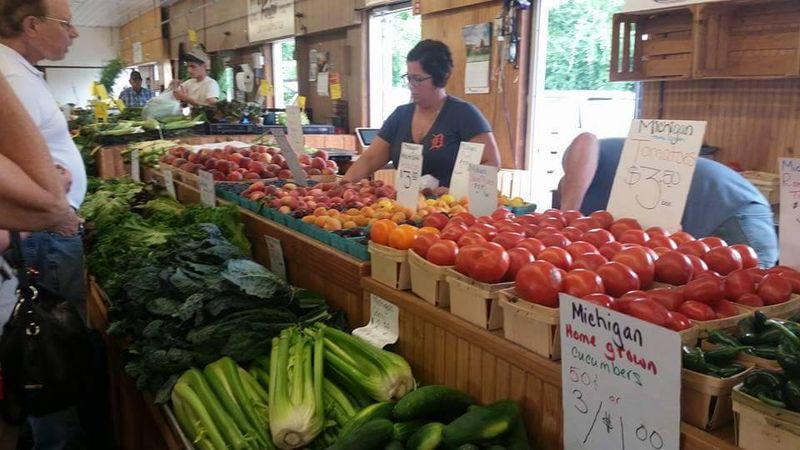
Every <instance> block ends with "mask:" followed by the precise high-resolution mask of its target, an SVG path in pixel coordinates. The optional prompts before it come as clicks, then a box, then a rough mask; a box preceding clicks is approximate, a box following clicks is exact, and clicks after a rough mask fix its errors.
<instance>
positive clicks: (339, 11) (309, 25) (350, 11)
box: [294, 0, 361, 36]
mask: <svg viewBox="0 0 800 450" xmlns="http://www.w3.org/2000/svg"><path fill="white" fill-rule="evenodd" d="M294 9H295V16H296V17H297V20H295V30H296V32H297V35H298V36H302V35H305V34H312V33H319V32H325V31H330V30H336V29H340V28H345V27H349V26H352V25H358V24H360V23H361V12H360V11H357V10H356V1H355V0H337V1H336V5H335V6H333V4H332V3H331V1H330V0H295V2H294Z"/></svg>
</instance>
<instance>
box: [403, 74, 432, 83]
mask: <svg viewBox="0 0 800 450" xmlns="http://www.w3.org/2000/svg"><path fill="white" fill-rule="evenodd" d="M400 78H402V79H403V81H404V82H405V83H406V84H411V85H413V86H419V85H420V84H422V83H424V82H425V80H430V79H431V78H433V77H432V76H430V75H428V76H427V77H423V76H419V75H409V74H407V73H404V74H403V75H402V76H401V77H400Z"/></svg>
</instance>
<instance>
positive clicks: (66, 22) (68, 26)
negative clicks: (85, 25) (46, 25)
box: [40, 16, 75, 31]
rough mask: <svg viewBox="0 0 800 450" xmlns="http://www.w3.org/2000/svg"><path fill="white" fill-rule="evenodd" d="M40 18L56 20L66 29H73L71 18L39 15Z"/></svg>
mask: <svg viewBox="0 0 800 450" xmlns="http://www.w3.org/2000/svg"><path fill="white" fill-rule="evenodd" d="M40 19H44V20H50V21H52V22H57V23H58V24H60V25H61V26H62V27H63V28H64V29H65V30H67V31H72V30H74V29H75V26H74V25H72V21H71V20H64V19H56V18H55V17H50V16H41V17H40Z"/></svg>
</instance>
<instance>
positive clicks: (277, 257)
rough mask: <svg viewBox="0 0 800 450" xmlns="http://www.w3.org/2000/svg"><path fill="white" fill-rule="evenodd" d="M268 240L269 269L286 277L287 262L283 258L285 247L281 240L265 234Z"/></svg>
mask: <svg viewBox="0 0 800 450" xmlns="http://www.w3.org/2000/svg"><path fill="white" fill-rule="evenodd" d="M264 240H265V241H267V250H269V269H270V271H272V273H274V274H275V275H277V276H279V277H281V278H282V279H284V280H285V279H286V262H285V261H284V259H283V247H281V241H279V240H278V239H276V238H274V237H272V236H264Z"/></svg>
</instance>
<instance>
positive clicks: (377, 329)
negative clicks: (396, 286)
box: [353, 294, 400, 348]
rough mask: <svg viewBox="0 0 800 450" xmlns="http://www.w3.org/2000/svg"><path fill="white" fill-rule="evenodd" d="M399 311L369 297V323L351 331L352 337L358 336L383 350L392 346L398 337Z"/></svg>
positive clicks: (378, 299)
mask: <svg viewBox="0 0 800 450" xmlns="http://www.w3.org/2000/svg"><path fill="white" fill-rule="evenodd" d="M399 330H400V309H399V308H398V307H397V306H395V305H394V304H393V303H390V302H387V301H386V300H384V299H382V298H380V297H378V296H377V295H375V294H372V295H370V312H369V323H368V324H367V326H365V327H361V328H356V329H355V330H353V336H358V337H360V338H362V339H364V340H366V341H367V342H369V343H370V344H372V345H374V346H376V347H378V348H383V347H384V346H386V345H389V344H394V343H395V342H397V339H398V338H399V337H400V331H399Z"/></svg>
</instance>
